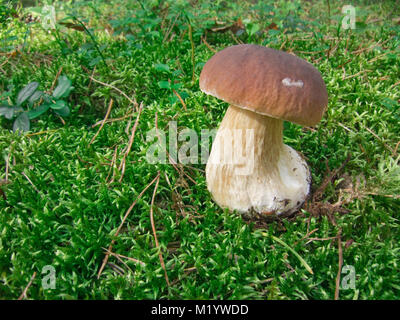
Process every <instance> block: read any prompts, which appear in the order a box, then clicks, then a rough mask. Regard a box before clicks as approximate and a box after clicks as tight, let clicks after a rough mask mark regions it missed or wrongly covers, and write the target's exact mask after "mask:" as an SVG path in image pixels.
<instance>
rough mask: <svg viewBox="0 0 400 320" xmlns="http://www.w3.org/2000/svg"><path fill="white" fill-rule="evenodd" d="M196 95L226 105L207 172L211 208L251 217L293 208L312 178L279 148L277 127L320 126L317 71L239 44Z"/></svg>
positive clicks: (212, 67)
mask: <svg viewBox="0 0 400 320" xmlns="http://www.w3.org/2000/svg"><path fill="white" fill-rule="evenodd" d="M200 89H201V90H202V91H203V92H205V93H206V94H209V95H212V96H214V97H217V98H219V99H222V100H224V101H226V102H228V103H229V104H230V106H229V108H228V109H227V112H226V114H225V117H224V118H223V120H222V122H221V125H220V127H219V129H218V131H217V134H216V136H215V140H214V142H213V145H212V148H211V153H210V156H209V159H208V162H207V166H206V180H207V188H208V190H209V191H210V193H211V195H212V197H213V199H214V201H215V202H216V203H217V204H218V205H219V206H220V207H222V208H228V209H229V210H237V211H238V212H240V213H250V214H251V213H254V212H256V213H258V214H267V215H271V214H276V215H281V214H290V213H292V212H294V211H296V210H297V209H299V208H300V207H301V206H302V205H303V203H304V201H305V200H306V198H307V196H308V194H309V191H310V184H311V175H310V171H309V169H308V166H307V163H306V161H305V160H304V158H303V157H302V156H301V155H300V154H299V153H297V152H296V151H295V150H294V149H292V148H291V147H290V146H287V145H285V144H284V143H283V135H282V131H283V121H284V120H286V121H291V122H293V123H297V124H300V125H305V126H313V125H315V124H317V123H318V122H319V121H320V120H321V118H322V115H323V113H324V111H325V108H326V106H327V103H328V94H327V91H326V86H325V83H324V81H323V79H322V77H321V74H320V72H319V71H318V70H317V69H316V68H315V67H314V66H313V65H311V64H310V63H308V62H306V61H305V60H302V59H300V58H298V57H296V56H294V55H291V54H289V53H286V52H282V51H278V50H274V49H270V48H266V47H261V46H257V45H249V44H242V45H235V46H231V47H228V48H226V49H224V50H222V51H220V52H218V53H216V54H215V55H214V56H213V57H212V58H211V59H210V60H208V61H207V63H206V64H205V65H204V67H203V70H202V72H201V75H200ZM231 154H233V155H234V156H233V157H231V158H229V156H228V157H227V155H231ZM226 158H229V159H230V160H233V161H224V159H225V160H226ZM238 159H242V161H237V160H238ZM243 159H245V160H244V161H243Z"/></svg>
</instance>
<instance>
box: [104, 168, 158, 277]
mask: <svg viewBox="0 0 400 320" xmlns="http://www.w3.org/2000/svg"><path fill="white" fill-rule="evenodd" d="M159 177H160V173H158V174H157V176H156V177H155V178H154V179H153V180H152V181H151V182H150V183H149V184H148V185H147V186H146V187H145V188H144V189H143V190H142V192H141V193H140V194H139V195H138V197H137V198H136V200H135V201H134V202H133V203H132V205H131V206H130V207H129V209H128V210H127V211H126V213H125V216H124V217H123V218H122V222H121V224H120V225H119V227H118V229H117V231H116V232H115V234H114V237H115V238H116V237H117V236H118V235H119V233H120V231H121V229H122V226H123V225H124V223H125V221H126V219H127V218H128V216H129V214H130V213H131V211H132V209H133V207H134V206H135V205H136V203H137V202H138V201H139V199H140V198H141V197H142V196H143V194H144V193H145V192H146V190H147V189H148V188H150V186H151V185H152V184H153V183H154V182H155V181H156V180H157V179H158V178H159ZM114 243H115V239H113V240H112V241H111V244H110V246H109V247H108V249H107V251H110V252H111V250H112V246H113V244H114ZM108 258H109V253H108V252H107V254H106V255H105V257H104V260H103V264H102V265H101V267H100V269H99V272H98V273H97V279H99V278H100V276H101V273H102V272H103V269H104V267H105V266H106V264H107V261H108Z"/></svg>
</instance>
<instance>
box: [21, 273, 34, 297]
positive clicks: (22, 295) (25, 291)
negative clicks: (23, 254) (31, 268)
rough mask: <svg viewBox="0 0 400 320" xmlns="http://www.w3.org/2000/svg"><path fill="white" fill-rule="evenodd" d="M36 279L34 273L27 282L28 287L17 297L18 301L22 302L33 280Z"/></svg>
mask: <svg viewBox="0 0 400 320" xmlns="http://www.w3.org/2000/svg"><path fill="white" fill-rule="evenodd" d="M35 277H36V271H35V272H34V273H33V275H32V277H31V279H30V280H29V282H28V285H27V286H26V287H25V289H24V291H23V292H22V294H21V295H20V296H19V298H18V300H22V299H25V298H26V293H27V292H28V289H29V287H30V286H31V285H32V282H33V280H34V279H35Z"/></svg>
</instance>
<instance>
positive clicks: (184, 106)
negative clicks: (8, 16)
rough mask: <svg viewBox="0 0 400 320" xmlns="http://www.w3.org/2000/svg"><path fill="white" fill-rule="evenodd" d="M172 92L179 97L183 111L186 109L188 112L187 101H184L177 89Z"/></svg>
mask: <svg viewBox="0 0 400 320" xmlns="http://www.w3.org/2000/svg"><path fill="white" fill-rule="evenodd" d="M193 75H194V73H193ZM172 91H173V93H174V94H175V95H176V96H177V97H178V99H179V101H180V102H181V103H182V106H183V109H185V111H187V108H186V103H185V101H183V99H182V97H181V95H180V94H179V93H178V92H177V91H176V90H175V89H172Z"/></svg>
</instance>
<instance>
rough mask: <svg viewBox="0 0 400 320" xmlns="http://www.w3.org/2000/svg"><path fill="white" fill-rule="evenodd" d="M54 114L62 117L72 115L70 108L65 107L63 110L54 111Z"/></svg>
mask: <svg viewBox="0 0 400 320" xmlns="http://www.w3.org/2000/svg"><path fill="white" fill-rule="evenodd" d="M54 112H55V113H57V114H58V115H60V116H61V117H68V116H69V115H70V113H71V111H70V109H69V107H68V106H65V107H64V108H62V109H58V110H54Z"/></svg>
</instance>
